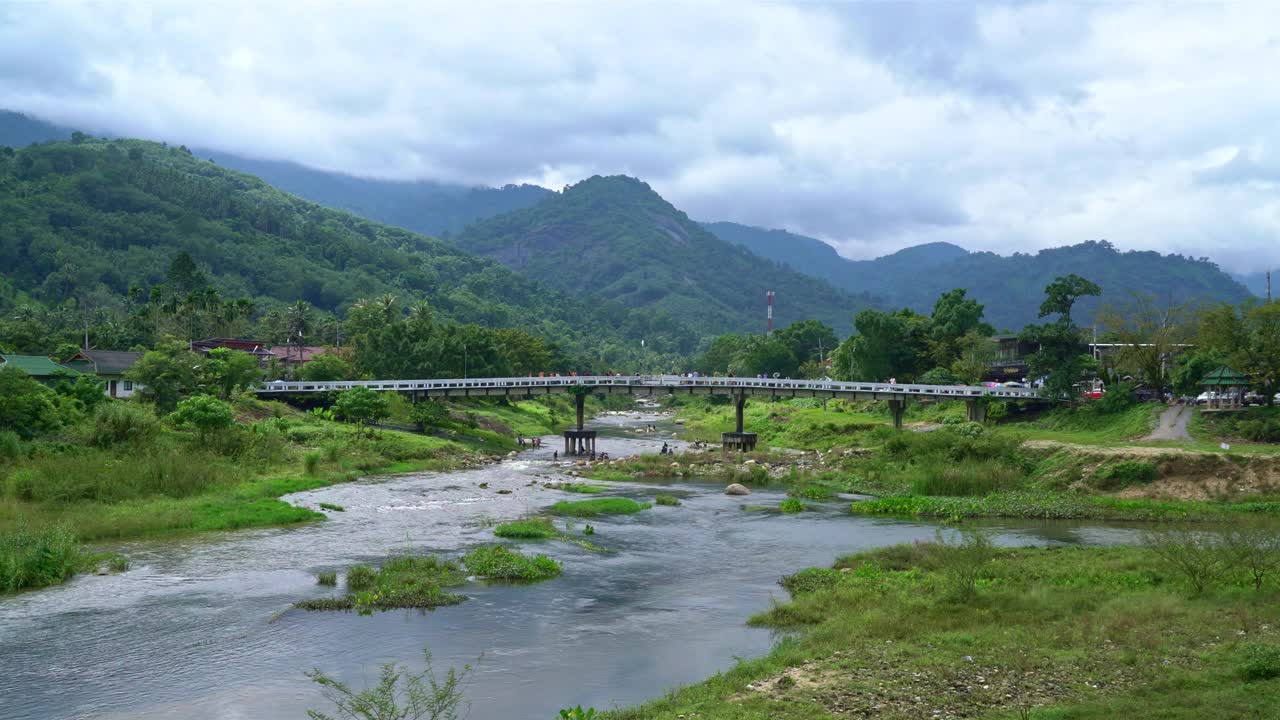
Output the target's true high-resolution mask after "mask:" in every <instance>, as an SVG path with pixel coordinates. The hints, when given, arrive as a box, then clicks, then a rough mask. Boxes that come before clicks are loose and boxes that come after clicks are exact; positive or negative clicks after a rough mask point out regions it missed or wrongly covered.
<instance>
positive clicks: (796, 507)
mask: <svg viewBox="0 0 1280 720" xmlns="http://www.w3.org/2000/svg"><path fill="white" fill-rule="evenodd" d="M778 509H779V510H781V511H782V512H784V513H798V512H804V511H805V510H807V509H808V508H806V507H805V505H804V503H802V502H800V501H799V500H797V499H795V498H787V499H786V500H783V501H782V502H780V503H778Z"/></svg>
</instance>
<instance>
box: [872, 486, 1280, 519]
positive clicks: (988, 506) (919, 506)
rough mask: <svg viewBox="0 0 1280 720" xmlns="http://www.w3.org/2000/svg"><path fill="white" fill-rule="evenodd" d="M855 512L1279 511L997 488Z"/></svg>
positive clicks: (1219, 514)
mask: <svg viewBox="0 0 1280 720" xmlns="http://www.w3.org/2000/svg"><path fill="white" fill-rule="evenodd" d="M851 509H852V512H853V513H854V514H858V515H900V516H907V517H920V518H942V519H945V520H960V519H965V518H979V517H1007V518H1035V519H1046V520H1115V521H1143V522H1146V521H1171V520H1179V521H1181V520H1187V521H1200V522H1213V521H1224V520H1226V519H1228V518H1229V517H1230V516H1232V515H1233V514H1240V513H1244V514H1258V515H1280V501H1274V500H1265V499H1259V500H1253V501H1242V502H1205V501H1180V500H1144V499H1122V498H1116V497H1110V496H1094V495H1081V494H1075V493H1061V492H1049V491H1043V490H1035V491H1025V490H1024V491H1009V492H998V493H993V494H991V495H987V496H985V497H928V496H920V495H900V496H893V497H884V498H876V499H874V500H864V501H860V502H855V503H853V504H852V506H851Z"/></svg>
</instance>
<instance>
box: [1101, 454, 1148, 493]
mask: <svg viewBox="0 0 1280 720" xmlns="http://www.w3.org/2000/svg"><path fill="white" fill-rule="evenodd" d="M1156 475H1157V473H1156V466H1155V465H1153V464H1151V463H1149V462H1140V461H1137V460H1125V461H1123V462H1118V463H1116V464H1115V465H1108V466H1106V467H1102V468H1098V470H1097V472H1095V473H1094V474H1093V481H1094V483H1093V484H1094V485H1095V486H1096V487H1098V488H1099V489H1101V490H1112V489H1116V488H1123V487H1128V486H1130V485H1146V484H1149V483H1151V482H1154V481H1155V479H1156Z"/></svg>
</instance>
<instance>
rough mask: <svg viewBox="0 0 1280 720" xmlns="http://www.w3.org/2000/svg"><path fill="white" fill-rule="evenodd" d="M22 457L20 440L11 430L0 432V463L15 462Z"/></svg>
mask: <svg viewBox="0 0 1280 720" xmlns="http://www.w3.org/2000/svg"><path fill="white" fill-rule="evenodd" d="M22 455H23V452H22V440H21V439H20V438H19V437H18V433H16V432H13V431H12V430H4V431H0V462H16V461H17V460H18V459H19V458H21V457H22Z"/></svg>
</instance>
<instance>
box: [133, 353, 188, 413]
mask: <svg viewBox="0 0 1280 720" xmlns="http://www.w3.org/2000/svg"><path fill="white" fill-rule="evenodd" d="M201 360H202V358H200V357H199V356H198V355H196V354H195V353H193V352H191V351H190V350H188V349H187V344H186V343H183V342H177V341H168V342H162V343H160V344H159V345H157V346H156V349H155V350H150V351H148V352H146V353H145V354H143V356H142V357H141V358H140V359H139V360H138V362H136V363H134V365H133V367H132V368H129V371H128V372H127V373H125V377H126V378H128V379H129V380H132V381H134V382H135V383H138V384H139V385H141V386H142V387H141V389H139V390H138V395H139V396H140V397H141V398H142V399H143V400H146V401H148V402H151V403H154V404H155V406H156V407H157V408H158V409H160V410H162V411H165V412H169V411H172V410H173V409H174V408H176V407H177V406H178V400H180V399H182V397H183V396H184V395H186V394H187V393H188V392H190V391H191V388H192V387H194V385H195V369H196V367H197V366H198V365H200V363H201Z"/></svg>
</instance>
